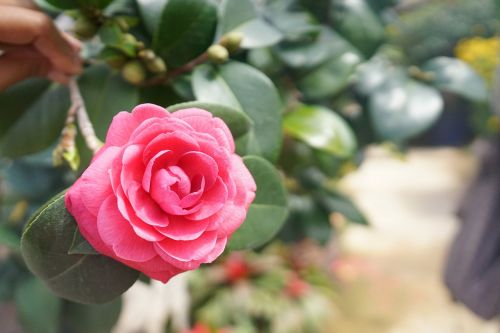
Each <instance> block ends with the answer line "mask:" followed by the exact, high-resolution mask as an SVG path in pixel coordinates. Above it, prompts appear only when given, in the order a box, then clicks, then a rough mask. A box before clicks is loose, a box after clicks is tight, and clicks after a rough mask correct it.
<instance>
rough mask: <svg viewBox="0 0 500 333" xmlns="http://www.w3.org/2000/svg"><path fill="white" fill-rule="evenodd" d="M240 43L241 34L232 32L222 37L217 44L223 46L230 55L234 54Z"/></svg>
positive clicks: (241, 39)
mask: <svg viewBox="0 0 500 333" xmlns="http://www.w3.org/2000/svg"><path fill="white" fill-rule="evenodd" d="M242 41H243V34H242V33H241V32H237V31H233V32H230V33H228V34H227V35H224V36H222V38H221V40H220V43H219V44H220V45H222V46H224V47H225V48H226V49H227V50H228V51H229V52H230V53H234V52H236V51H238V49H239V48H240V45H241V42H242Z"/></svg>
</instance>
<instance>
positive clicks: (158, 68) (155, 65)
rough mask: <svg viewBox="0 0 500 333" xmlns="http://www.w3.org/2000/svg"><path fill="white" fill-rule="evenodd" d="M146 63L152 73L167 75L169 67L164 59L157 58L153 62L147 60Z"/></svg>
mask: <svg viewBox="0 0 500 333" xmlns="http://www.w3.org/2000/svg"><path fill="white" fill-rule="evenodd" d="M145 63H146V67H147V68H148V69H149V70H150V71H151V72H152V73H165V72H166V71H167V65H165V62H164V61H163V59H162V58H159V57H156V58H154V59H153V60H146V61H145Z"/></svg>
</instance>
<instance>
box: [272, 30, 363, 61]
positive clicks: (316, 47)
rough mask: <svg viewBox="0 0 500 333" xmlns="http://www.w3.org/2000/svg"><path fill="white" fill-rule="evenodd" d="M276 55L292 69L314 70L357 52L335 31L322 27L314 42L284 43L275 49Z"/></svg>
mask: <svg viewBox="0 0 500 333" xmlns="http://www.w3.org/2000/svg"><path fill="white" fill-rule="evenodd" d="M274 49H275V52H276V55H277V56H278V58H280V59H281V60H282V61H283V62H284V63H285V64H287V65H288V66H290V67H292V68H297V69H308V68H314V67H316V66H318V65H320V64H322V63H324V62H326V61H328V59H332V58H336V57H340V56H341V55H342V54H344V53H346V52H354V53H358V51H357V50H356V49H355V48H354V47H353V46H352V45H351V44H349V42H347V41H346V40H345V39H344V38H343V37H342V36H340V35H339V34H338V33H336V32H335V31H333V30H331V29H329V28H327V27H323V28H322V29H321V33H320V34H319V35H318V37H317V38H315V39H314V40H300V41H286V42H283V43H280V44H279V45H278V46H276V47H275V48H274Z"/></svg>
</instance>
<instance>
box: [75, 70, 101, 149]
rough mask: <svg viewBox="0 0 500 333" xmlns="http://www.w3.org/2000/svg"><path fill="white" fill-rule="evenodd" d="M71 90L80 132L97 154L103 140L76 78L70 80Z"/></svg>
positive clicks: (88, 145)
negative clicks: (88, 111)
mask: <svg viewBox="0 0 500 333" xmlns="http://www.w3.org/2000/svg"><path fill="white" fill-rule="evenodd" d="M69 91H70V96H71V104H72V106H71V109H73V108H74V109H76V118H77V120H78V127H79V128H80V132H81V133H82V136H83V138H84V139H85V144H86V145H87V147H88V148H89V149H90V150H92V152H93V153H94V154H96V153H97V151H98V150H99V149H100V148H101V147H102V142H101V140H99V139H98V138H97V136H96V135H95V131H94V127H93V126H92V123H91V122H90V119H89V115H88V113H87V109H85V103H84V102H83V98H82V95H81V93H80V89H79V88H78V84H77V83H76V79H75V78H71V80H70V81H69ZM71 109H70V110H71ZM68 117H69V115H68Z"/></svg>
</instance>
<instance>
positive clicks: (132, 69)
mask: <svg viewBox="0 0 500 333" xmlns="http://www.w3.org/2000/svg"><path fill="white" fill-rule="evenodd" d="M122 76H123V78H124V79H125V81H127V82H129V83H132V84H140V83H142V82H143V81H144V79H145V78H146V71H145V69H144V66H143V65H142V64H141V63H140V62H139V61H137V60H132V61H129V62H127V63H126V64H125V66H123V68H122Z"/></svg>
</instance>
